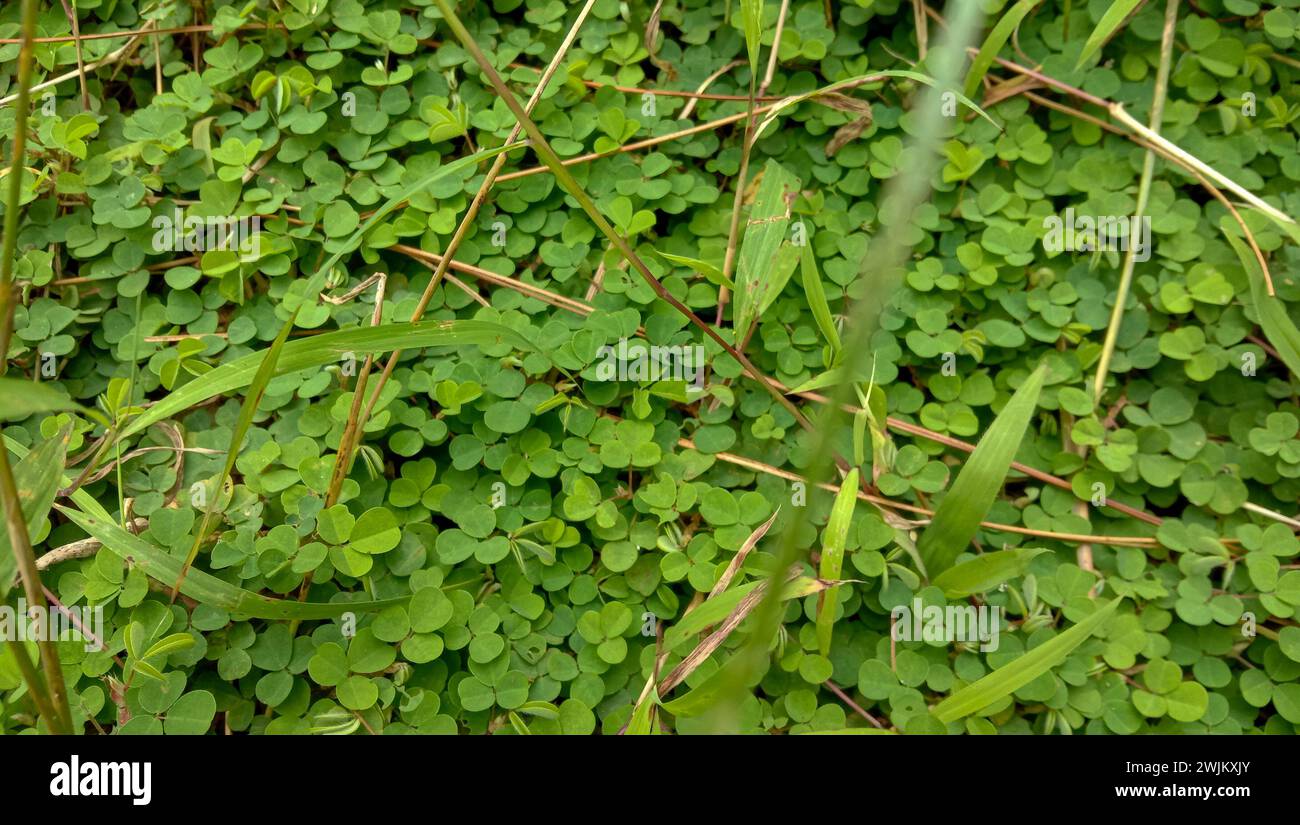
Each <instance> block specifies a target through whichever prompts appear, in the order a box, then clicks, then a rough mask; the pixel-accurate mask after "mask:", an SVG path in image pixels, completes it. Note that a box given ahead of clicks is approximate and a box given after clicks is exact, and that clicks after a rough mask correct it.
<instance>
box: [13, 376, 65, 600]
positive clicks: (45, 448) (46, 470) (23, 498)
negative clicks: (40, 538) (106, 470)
mask: <svg viewBox="0 0 1300 825" xmlns="http://www.w3.org/2000/svg"><path fill="white" fill-rule="evenodd" d="M22 383H24V384H26V383H27V382H25V381H24V382H22ZM28 386H32V385H30V384H29V385H28ZM71 439H72V428H71V427H70V426H68V427H64V428H63V429H62V430H60V431H59V433H58V435H56V436H55V437H54V438H49V439H46V440H45V441H42V442H41V443H40V444H39V445H37V447H36V449H34V450H32V451H31V452H30V453H28V454H27V455H26V456H24V457H23V458H22V459H21V460H20V461H18V462H17V464H15V465H14V485H15V486H16V487H17V488H18V503H19V506H21V507H22V513H23V520H24V521H25V522H26V523H27V535H28V536H35V535H36V531H37V530H38V529H40V526H41V522H42V521H44V520H45V517H46V516H47V515H48V514H49V512H50V507H51V506H52V505H53V504H54V497H55V495H56V494H57V493H58V490H59V481H60V479H62V478H63V465H64V462H65V460H66V457H67V454H68V442H69V441H70V440H71ZM0 449H5V448H4V447H0ZM17 568H18V561H17V559H15V558H14V551H13V547H12V546H11V545H10V543H9V531H8V530H0V601H2V600H3V599H4V598H5V596H7V595H9V588H10V587H11V586H13V582H14V576H15V575H16V574H17Z"/></svg>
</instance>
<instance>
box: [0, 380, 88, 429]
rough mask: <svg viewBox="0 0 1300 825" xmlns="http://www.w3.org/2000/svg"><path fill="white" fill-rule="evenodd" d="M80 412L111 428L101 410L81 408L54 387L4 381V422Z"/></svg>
mask: <svg viewBox="0 0 1300 825" xmlns="http://www.w3.org/2000/svg"><path fill="white" fill-rule="evenodd" d="M65 411H66V412H79V413H83V414H85V415H88V416H90V417H91V418H94V419H95V420H96V421H99V422H100V423H102V424H104V425H105V426H107V424H108V422H107V421H106V420H105V419H104V417H103V416H102V415H100V414H99V411H98V410H92V409H90V408H89V407H86V406H83V405H81V404H78V403H77V402H76V401H73V400H72V399H71V398H69V397H68V394H67V393H66V392H64V391H63V390H61V389H59V388H57V387H55V386H53V385H51V384H38V383H36V382H35V381H27V380H25V379H21V378H0V421H21V420H23V419H24V418H26V417H27V416H29V415H34V414H36V413H44V412H65Z"/></svg>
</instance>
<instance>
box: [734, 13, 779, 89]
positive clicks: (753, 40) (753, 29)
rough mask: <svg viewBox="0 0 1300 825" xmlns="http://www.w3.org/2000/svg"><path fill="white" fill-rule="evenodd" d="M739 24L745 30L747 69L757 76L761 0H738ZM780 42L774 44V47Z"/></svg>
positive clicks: (760, 36)
mask: <svg viewBox="0 0 1300 825" xmlns="http://www.w3.org/2000/svg"><path fill="white" fill-rule="evenodd" d="M740 25H741V28H743V29H744V30H745V52H746V55H747V56H748V57H749V71H750V72H751V73H752V74H753V75H754V76H755V77H757V76H758V53H759V49H760V48H761V46H762V37H763V0H740ZM779 45H780V44H779V43H778V44H775V45H774V46H773V48H776V47H777V46H779Z"/></svg>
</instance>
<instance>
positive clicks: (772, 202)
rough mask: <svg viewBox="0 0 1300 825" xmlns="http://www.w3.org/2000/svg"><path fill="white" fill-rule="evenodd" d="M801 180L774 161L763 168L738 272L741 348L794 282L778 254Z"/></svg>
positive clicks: (737, 327)
mask: <svg viewBox="0 0 1300 825" xmlns="http://www.w3.org/2000/svg"><path fill="white" fill-rule="evenodd" d="M798 187H799V181H798V180H797V179H796V178H795V177H794V175H792V174H790V173H789V172H788V171H786V169H785V167H784V166H782V165H781V164H779V163H777V162H776V161H774V160H769V161H768V162H767V163H766V164H765V165H764V166H763V181H762V183H760V184H759V186H758V195H757V196H756V197H755V199H754V206H753V208H752V209H751V210H750V213H749V220H748V221H747V222H746V227H745V236H744V238H743V239H742V240H741V244H740V260H739V262H738V263H737V267H736V269H737V272H736V318H735V324H734V328H735V338H736V344H737V346H740V345H741V342H742V341H743V340H744V338H745V335H746V334H747V333H748V332H749V326H750V324H752V323H753V322H754V321H756V320H758V318H759V317H760V316H761V315H762V314H763V311H764V310H766V309H767V308H768V307H769V306H771V304H772V302H773V301H775V300H776V297H777V296H778V295H780V294H781V290H782V289H784V288H785V284H786V281H788V280H789V279H790V270H789V269H787V268H786V267H783V266H780V265H779V264H778V261H777V258H778V257H779V255H778V251H779V250H781V245H782V243H783V242H784V241H785V236H786V229H787V228H788V227H789V226H790V205H791V203H793V200H794V197H795V195H797V194H798Z"/></svg>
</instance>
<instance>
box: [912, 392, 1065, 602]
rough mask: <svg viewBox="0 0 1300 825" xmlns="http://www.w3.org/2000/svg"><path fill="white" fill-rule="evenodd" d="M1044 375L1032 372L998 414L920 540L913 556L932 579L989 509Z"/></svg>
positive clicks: (1021, 438)
mask: <svg viewBox="0 0 1300 825" xmlns="http://www.w3.org/2000/svg"><path fill="white" fill-rule="evenodd" d="M1046 369H1047V368H1046V367H1045V366H1039V367H1038V369H1036V370H1034V372H1033V374H1031V375H1030V376H1029V377H1028V378H1027V379H1025V383H1024V384H1022V385H1020V389H1018V390H1016V393H1015V395H1013V396H1011V400H1010V401H1008V402H1007V405H1006V406H1005V407H1003V408H1002V412H1000V413H998V417H997V418H996V419H994V421H993V423H992V424H991V425H990V426H989V428H988V431H987V432H986V433H984V437H983V438H981V439H980V442H979V444H978V445H976V447H975V451H974V452H972V453H971V454H970V457H969V458H967V459H966V464H965V465H964V466H963V467H962V468H961V472H960V473H958V474H957V480H956V481H954V482H953V483H952V487H950V488H949V489H948V492H947V493H946V494H945V495H944V497H943V501H941V502H940V503H939V508H938V509H937V510H936V511H935V513H934V519H933V520H932V521H931V522H930V525H929V526H928V527H927V528H926V529H925V532H924V533H922V534H921V538H920V540H919V541H918V542H917V550H918V551H919V553H920V555H921V559H922V560H923V561H924V563H925V569H926V570H927V571H928V572H929V574H930V575H931V576H938V575H939V574H940V573H942V572H943V571H945V570H947V569H948V568H949V567H951V566H952V563H953V560H954V559H956V558H957V556H958V555H960V554H961V552H962V550H963V549H965V547H966V545H967V544H969V543H970V540H971V538H972V537H974V535H975V531H976V530H977V529H978V528H979V524H980V522H981V521H983V520H984V516H985V515H986V514H987V513H988V511H989V508H990V507H992V506H993V500H994V499H995V498H997V495H998V492H999V491H1001V489H1002V483H1003V481H1005V480H1006V477H1007V471H1008V470H1009V469H1011V462H1012V461H1013V460H1014V459H1015V457H1016V450H1017V449H1019V447H1020V444H1021V442H1022V441H1023V440H1024V437H1025V430H1026V429H1027V428H1028V427H1029V421H1030V419H1031V418H1032V417H1033V414H1034V409H1035V408H1036V407H1037V406H1038V393H1039V392H1040V391H1041V390H1042V388H1043V378H1044V376H1045V375H1046Z"/></svg>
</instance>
